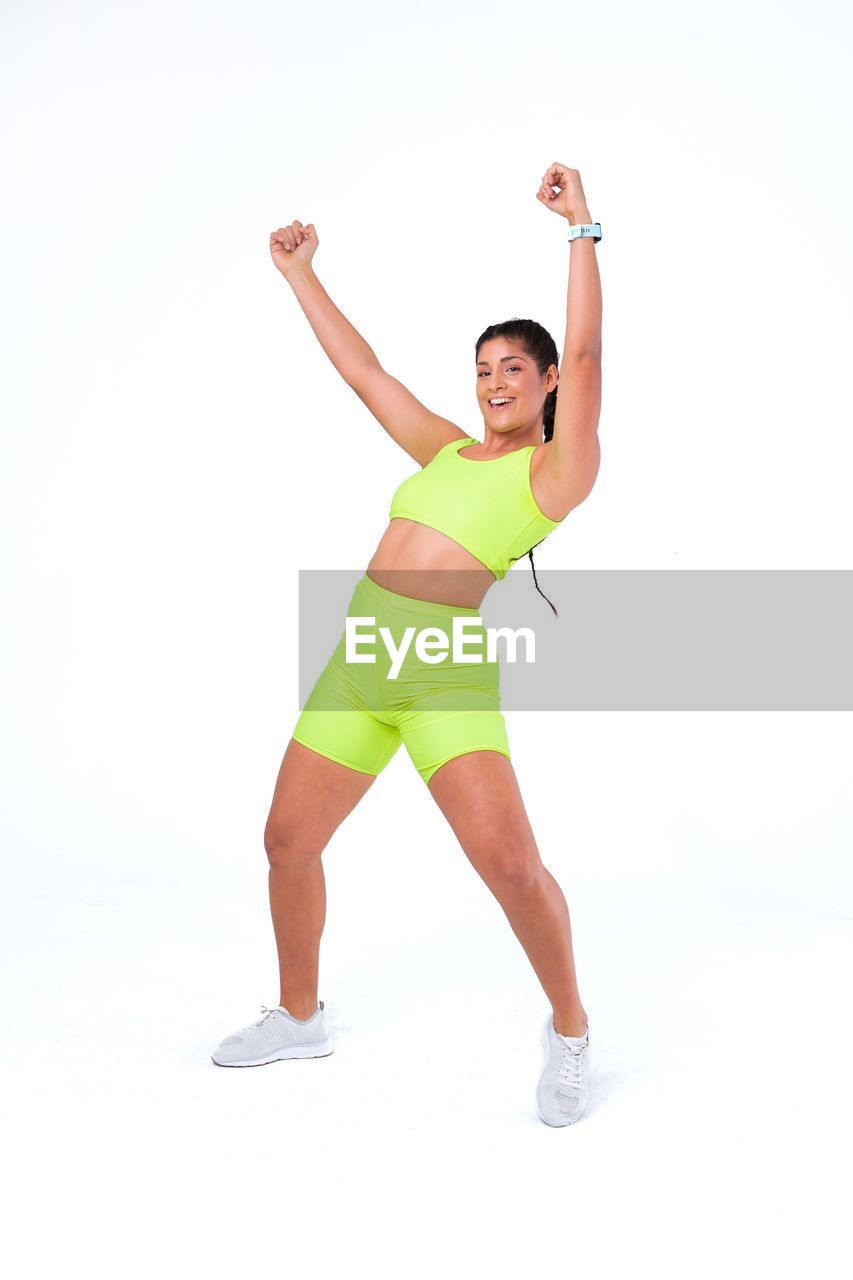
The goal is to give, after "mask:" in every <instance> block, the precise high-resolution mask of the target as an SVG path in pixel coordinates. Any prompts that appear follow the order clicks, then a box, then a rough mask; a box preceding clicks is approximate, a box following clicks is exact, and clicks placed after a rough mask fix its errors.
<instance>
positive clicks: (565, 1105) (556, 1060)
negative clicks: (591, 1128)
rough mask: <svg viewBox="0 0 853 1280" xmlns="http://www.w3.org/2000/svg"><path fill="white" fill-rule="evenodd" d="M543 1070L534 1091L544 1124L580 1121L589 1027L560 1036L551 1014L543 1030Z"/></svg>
mask: <svg viewBox="0 0 853 1280" xmlns="http://www.w3.org/2000/svg"><path fill="white" fill-rule="evenodd" d="M542 1044H543V1047H544V1049H545V1070H544V1071H543V1072H542V1076H541V1078H540V1080H539V1086H538V1088H537V1090H536V1105H537V1107H538V1110H539V1114H540V1116H541V1117H542V1119H543V1120H544V1121H545V1123H546V1124H550V1125H554V1126H558V1125H564V1124H574V1122H575V1120H580V1118H581V1116H582V1115H583V1113H584V1111H585V1110H586V1104H587V1102H588V1101H589V1026H587V1028H586V1031H585V1032H584V1033H583V1035H582V1036H561V1035H560V1033H559V1031H557V1030H556V1028H555V1026H554V1015H553V1013H551V1014H549V1015H548V1021H547V1022H546V1023H545V1026H544V1027H543V1028H542Z"/></svg>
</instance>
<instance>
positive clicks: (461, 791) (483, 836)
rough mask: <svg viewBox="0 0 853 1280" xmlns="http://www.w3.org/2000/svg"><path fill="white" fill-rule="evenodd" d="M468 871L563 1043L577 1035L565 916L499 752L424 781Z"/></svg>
mask: <svg viewBox="0 0 853 1280" xmlns="http://www.w3.org/2000/svg"><path fill="white" fill-rule="evenodd" d="M427 786H428V787H429V790H430V793H431V794H432V796H433V798H434V799H435V801H436V804H437V805H438V806H439V808H440V809H441V811H442V813H443V814H444V816H445V817H446V818H447V821H448V822H449V824H450V826H451V827H452V829H453V832H454V834H455V835H456V838H457V839H458V841H459V843H460V844H461V845H462V848H463V849H464V851H465V853H466V854H467V856H468V858H469V859H470V861H471V864H472V866H473V867H474V870H475V871H476V872H477V873H478V875H479V876H480V877H481V878H482V879H483V880H484V881H485V883H486V884H487V885H488V887H489V888H490V889H491V891H492V893H493V894H494V895H495V897H496V898H497V900H498V902H499V903H500V905H501V907H502V908H503V910H504V913H505V915H506V917H507V919H508V920H509V923H510V926H511V927H512V930H513V932H514V933H515V936H516V937H517V938H518V940H519V942H520V943H521V945H522V947H523V948H524V950H525V952H526V954H527V957H528V959H529V960H530V963H531V964H532V966H533V968H534V971H535V972H536V975H537V977H538V978H539V981H540V982H541V983H542V987H543V989H544V991H545V994H546V996H547V997H548V1000H549V1001H550V1003H551V1007H552V1009H553V1011H554V1027H555V1029H556V1030H557V1031H558V1032H559V1033H560V1034H561V1035H564V1036H579V1035H583V1033H584V1031H585V1029H586V1026H587V1015H586V1010H585V1009H584V1007H583V1005H582V1004H581V999H580V995H579V993H578V986H577V978H576V976H575V962H574V954H573V951H572V929H571V922H570V919H569V909H568V906H567V905H566V899H565V898H564V896H563V893H562V890H561V889H560V886H559V885H558V884H557V881H556V880H555V879H554V877H553V876H552V875H551V872H550V871H549V870H548V869H547V867H545V866H543V864H542V860H541V858H540V856H539V850H538V848H537V846H536V841H535V839H534V836H533V831H532V830H531V827H530V822H529V821H528V817H527V812H526V810H525V808H524V802H523V801H522V798H521V793H520V791H519V787H518V780H517V779H516V776H515V770H514V768H513V767H512V764H511V762H510V761H509V759H508V758H507V757H506V756H505V755H503V754H502V753H501V752H500V751H495V750H482V751H468V752H466V753H465V754H463V755H459V756H455V757H454V758H453V759H452V760H448V761H447V762H446V763H445V764H442V765H439V767H438V768H437V769H436V770H435V772H434V773H432V775H431V776H430V777H429V779H428V781H427Z"/></svg>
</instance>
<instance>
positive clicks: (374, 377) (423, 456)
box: [270, 221, 465, 467]
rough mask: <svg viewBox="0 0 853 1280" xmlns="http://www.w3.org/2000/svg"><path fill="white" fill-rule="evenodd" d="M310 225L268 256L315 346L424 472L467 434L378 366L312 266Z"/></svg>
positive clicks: (277, 235) (298, 227) (291, 230)
mask: <svg viewBox="0 0 853 1280" xmlns="http://www.w3.org/2000/svg"><path fill="white" fill-rule="evenodd" d="M317 245H318V240H317V233H316V231H315V229H314V227H313V224H311V223H308V225H307V226H305V227H303V226H302V223H301V222H298V221H296V222H294V223H292V224H291V226H289V227H279V229H278V231H274V232H273V233H272V235H271V236H270V252H271V253H272V257H273V261H274V262H275V265H276V267H277V268H278V270H279V271H280V272H281V274H282V275H283V276H284V278H285V279H286V280H287V282H288V284H289V285H290V287H291V289H292V290H293V292H294V293H295V295H296V299H297V301H298V302H299V305H300V306H301V308H302V310H303V311H304V312H305V315H306V317H307V319H308V323H309V324H310V326H311V328H312V329H313V331H314V333H315V335H316V337H317V341H318V342H319V343H320V346H321V347H322V348H323V350H324V351H325V353H326V355H327V356H328V357H329V359H330V360H331V362H332V364H333V365H334V366H335V368H336V369H337V371H338V373H339V374H340V375H341V377H342V378H343V379H344V381H345V382H346V383H347V384H348V385H349V386H350V387H352V389H353V391H354V392H355V393H356V395H357V396H358V397H359V399H360V400H361V401H362V402H363V403H364V404H365V405H366V406H367V408H368V409H369V410H370V412H371V413H372V414H373V416H374V417H375V418H376V420H377V421H378V422H379V423H381V425H382V426H383V427H384V428H385V430H386V431H387V432H388V434H389V435H390V436H391V438H392V439H393V440H395V441H396V443H397V444H398V445H400V447H401V448H402V449H404V450H405V451H406V453H408V454H409V455H410V457H412V458H414V459H415V461H416V462H419V463H420V465H421V466H422V467H425V466H426V464H427V463H428V462H429V461H430V460H431V458H433V457H434V455H435V454H436V452H437V451H438V450H439V449H441V448H442V447H443V446H444V445H446V444H447V443H448V442H449V441H450V440H455V439H457V438H458V437H460V436H463V435H464V434H465V433H464V432H463V431H462V430H460V428H459V427H457V426H456V424H455V423H453V422H450V421H449V419H447V418H442V417H441V416H440V415H439V414H436V413H433V412H432V411H431V410H430V409H427V407H426V405H423V404H421V402H420V400H418V399H417V398H416V397H415V396H413V395H412V393H411V391H409V390H408V389H407V388H406V387H404V386H403V384H402V383H401V382H399V381H398V380H397V379H396V378H395V377H393V376H392V375H391V374H390V373H388V372H386V370H385V369H383V368H382V365H381V364H380V363H379V360H378V358H377V356H376V352H375V351H374V350H373V348H372V347H371V346H370V345H369V344H368V343H367V342H365V340H364V338H362V336H361V334H360V333H359V332H358V330H357V329H355V328H354V327H353V325H351V324H350V322H349V320H347V318H346V316H345V315H344V314H343V312H342V311H339V310H338V308H337V307H336V306H335V304H334V302H333V301H332V299H331V298H330V297H329V295H328V294H327V293H326V290H325V289H324V288H323V286H322V284H321V283H320V281H319V280H318V279H317V276H316V275H315V273H314V269H313V267H312V265H311V258H312V257H313V256H314V252H315V250H316V248H317Z"/></svg>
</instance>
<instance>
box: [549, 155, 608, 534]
mask: <svg viewBox="0 0 853 1280" xmlns="http://www.w3.org/2000/svg"><path fill="white" fill-rule="evenodd" d="M554 187H558V188H559V190H558V191H556V192H555V191H554ZM537 199H539V200H541V202H542V203H543V204H545V205H547V207H548V208H549V209H553V210H554V211H555V212H556V213H559V214H561V215H562V216H563V217H564V218H566V220H567V221H568V222H570V223H571V224H572V225H576V224H577V223H580V222H591V221H592V218H591V217H590V213H589V208H588V206H587V202H586V195H585V194H584V190H583V186H582V184H581V180H580V174H579V173H578V171H577V169H569V168H568V167H567V166H566V165H561V164H554V165H552V166H551V168H550V169H549V170H548V172H547V173H546V174H545V176H544V178H543V180H542V185H541V187H540V189H539V192H538V194H537ZM558 386H559V390H558V392H557V407H556V412H555V415H554V435H553V438H552V443H551V448H550V449H548V450H546V451H545V453H546V454H547V457H543V459H542V467H541V468H540V473H539V474H540V476H541V477H542V479H543V480H545V479H546V477H547V481H546V482H547V484H548V488H549V489H551V491H552V493H553V494H554V497H555V499H557V500H559V502H560V505H561V507H562V508H563V509H565V510H566V511H567V512H568V511H570V510H571V509H572V508H573V507H576V506H578V504H579V503H581V502H583V500H584V498H586V496H587V495H588V494H589V492H590V490H591V489H592V486H593V485H594V484H595V479H596V476H597V475H598V468H599V463H600V461H601V448H600V445H599V441H598V420H599V417H600V415H601V277H600V276H599V273H598V262H597V260H596V242H595V240H594V239H593V238H592V236H579V237H578V239H576V240H572V242H571V245H570V248H569V284H568V296H567V299H566V339H565V342H564V344H563V358H562V364H561V368H560V378H559V384H558ZM540 484H541V481H540Z"/></svg>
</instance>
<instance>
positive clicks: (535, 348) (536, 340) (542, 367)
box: [474, 316, 560, 618]
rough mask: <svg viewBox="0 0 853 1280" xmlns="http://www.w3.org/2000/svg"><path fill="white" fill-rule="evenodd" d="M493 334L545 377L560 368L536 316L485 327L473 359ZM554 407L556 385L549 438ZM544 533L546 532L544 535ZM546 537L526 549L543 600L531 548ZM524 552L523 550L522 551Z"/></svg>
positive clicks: (548, 405) (549, 400)
mask: <svg viewBox="0 0 853 1280" xmlns="http://www.w3.org/2000/svg"><path fill="white" fill-rule="evenodd" d="M492 338H511V339H513V340H514V341H515V342H519V343H520V344H521V346H522V347H524V350H525V351H526V352H527V354H528V355H529V356H530V358H531V360H534V361H535V362H536V368H537V369H538V370H539V372H540V373H541V375H542V377H543V378H544V376H545V374H546V373H547V372H548V370H549V368H550V367H551V365H552V364H553V365H556V366H557V369H558V370H559V367H560V361H559V355H558V353H557V344H556V343H555V342H554V339H553V338H552V337H551V335H550V333H549V332H548V330H547V329H544V328H543V327H542V325H541V324H537V322H536V321H535V320H521V319H519V317H518V316H513V317H512V319H511V320H504V321H502V322H501V323H500V324H490V325H489V327H488V329H484V330H483V332H482V333H481V334H480V336H479V338H478V339H477V346H476V348H475V351H474V359H475V360H476V359H477V357H478V356H479V354H480V347H481V346H482V345H483V343H484V342H489V341H490V340H491V339H492ZM556 409H557V388H556V387H555V388H554V390H553V391H549V392H548V394H547V395H546V397H545V408H544V411H543V414H542V425H543V429H544V439H545V441H548V440H550V439H551V437H552V436H553V434H554V414H555V412H556ZM546 536H547V535H546ZM544 541H545V539H544V538H540V539H539V542H534V544H533V546H532V547H531V548H530V550H529V551H528V552H527V555H528V556H529V557H530V567H531V569H532V570H533V583H534V586H535V587H536V590H537V591H538V592H539V594H540V596H541V597H542V599H543V600H548V597H547V596H546V595H545V592H544V591H543V590H542V589H541V588H540V586H539V583H538V582H537V580H536V565H535V564H534V563H533V548H534V547H538V546H539V545H540V544H541V543H543V542H544ZM522 554H523V553H522ZM520 559H521V557H520V556H510V560H520ZM548 604H549V605H551V608H552V609H553V610H554V617H555V618H556V617H558V616H559V615H558V614H557V610H556V609H554V606H553V604H551V601H550V600H548Z"/></svg>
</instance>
